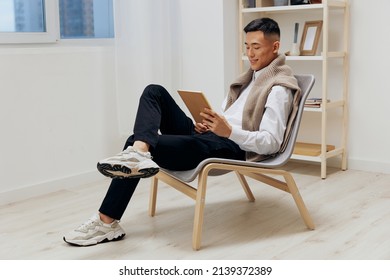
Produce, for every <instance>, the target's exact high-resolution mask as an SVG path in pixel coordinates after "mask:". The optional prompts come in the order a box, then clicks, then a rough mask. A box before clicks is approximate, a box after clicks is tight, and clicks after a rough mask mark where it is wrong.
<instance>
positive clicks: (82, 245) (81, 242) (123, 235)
mask: <svg viewBox="0 0 390 280" xmlns="http://www.w3.org/2000/svg"><path fill="white" fill-rule="evenodd" d="M125 235H126V234H125V233H123V234H121V235H119V236H117V237H115V238H113V239H111V240H110V239H108V238H104V239H103V240H101V241H97V240H92V241H95V242H86V240H82V241H80V243H78V242H77V241H68V240H66V239H65V236H64V237H63V239H64V241H65V242H66V243H68V244H70V245H73V246H77V247H87V246H93V245H97V244H101V243H107V242H111V241H119V240H122V239H123V237H125ZM83 243H84V244H83Z"/></svg>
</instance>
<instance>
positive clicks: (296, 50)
mask: <svg viewBox="0 0 390 280" xmlns="http://www.w3.org/2000/svg"><path fill="white" fill-rule="evenodd" d="M298 29H299V23H298V22H296V23H295V28H294V42H293V43H292V46H291V50H290V52H289V55H294V56H298V55H300V51H299V46H298Z"/></svg>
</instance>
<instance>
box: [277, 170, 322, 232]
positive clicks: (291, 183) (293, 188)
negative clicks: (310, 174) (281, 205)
mask: <svg viewBox="0 0 390 280" xmlns="http://www.w3.org/2000/svg"><path fill="white" fill-rule="evenodd" d="M283 176H284V179H285V180H286V183H287V187H288V189H289V192H290V193H291V195H292V197H293V198H294V201H295V204H296V205H297V207H298V210H299V212H300V214H301V216H302V218H303V220H304V222H305V224H306V226H307V227H308V228H309V229H315V226H314V222H313V220H312V218H311V216H310V214H309V211H308V210H307V208H306V206H305V203H304V202H303V199H302V197H301V194H300V192H299V190H298V187H297V185H296V183H295V180H294V178H293V177H292V175H291V174H290V173H287V172H286V173H284V174H283Z"/></svg>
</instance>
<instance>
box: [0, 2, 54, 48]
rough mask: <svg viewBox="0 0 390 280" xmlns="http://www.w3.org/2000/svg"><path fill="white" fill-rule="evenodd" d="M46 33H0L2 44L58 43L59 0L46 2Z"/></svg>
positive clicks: (0, 42)
mask: <svg viewBox="0 0 390 280" xmlns="http://www.w3.org/2000/svg"><path fill="white" fill-rule="evenodd" d="M44 4H45V6H44V7H45V25H46V26H45V27H46V31H45V32H0V44H33V43H38V44H39V43H56V42H57V41H58V40H59V16H58V9H59V5H58V0H44Z"/></svg>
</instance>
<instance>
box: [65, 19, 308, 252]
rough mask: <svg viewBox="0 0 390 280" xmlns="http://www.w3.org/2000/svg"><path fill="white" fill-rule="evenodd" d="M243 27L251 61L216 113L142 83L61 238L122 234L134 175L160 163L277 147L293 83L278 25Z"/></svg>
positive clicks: (289, 112) (246, 156)
mask: <svg viewBox="0 0 390 280" xmlns="http://www.w3.org/2000/svg"><path fill="white" fill-rule="evenodd" d="M244 31H245V33H246V39H245V46H246V53H247V56H248V59H249V63H250V69H249V70H248V71H247V72H246V73H244V74H242V75H241V76H239V77H238V78H237V80H236V81H235V82H234V83H233V84H232V85H231V87H230V91H229V94H228V96H227V98H226V99H225V101H224V102H223V105H222V113H217V112H215V111H213V110H210V109H207V108H205V109H204V111H203V112H202V113H201V116H202V117H203V121H202V123H196V124H193V122H192V120H191V119H190V118H189V117H187V116H186V115H185V114H184V112H183V111H182V110H181V109H180V108H179V107H178V105H177V104H176V103H175V102H174V100H173V98H172V97H171V96H170V95H169V93H168V92H167V91H166V90H165V89H164V88H163V87H162V86H158V85H149V86H147V87H146V88H145V90H144V92H143V94H142V96H141V98H140V103H139V107H138V111H137V115H136V121H135V124H134V134H133V135H131V136H130V137H129V138H128V140H127V141H126V144H125V147H124V150H123V151H122V152H121V153H119V154H118V155H116V156H114V157H110V158H107V159H104V160H101V161H100V162H99V163H98V166H97V168H98V170H99V171H100V172H101V173H102V174H104V175H105V176H108V177H111V178H113V179H112V182H111V185H110V187H109V189H108V191H107V194H106V196H105V198H104V199H103V202H102V204H101V206H100V209H99V212H98V213H97V214H95V215H94V216H93V217H91V218H90V219H89V220H88V221H87V222H86V223H84V224H83V225H81V226H80V227H79V228H77V229H76V230H73V231H71V232H70V233H69V234H67V235H65V236H64V240H65V241H66V242H68V243H70V244H74V245H79V246H87V245H94V244H98V243H101V242H105V241H113V240H119V239H121V238H123V236H124V235H125V232H124V230H123V229H122V228H121V227H120V225H119V220H120V219H121V217H122V215H123V213H124V212H125V210H126V207H127V205H128V203H129V201H130V199H131V197H132V195H133V193H134V191H135V189H136V187H137V184H138V182H139V180H140V179H141V178H147V177H150V176H153V175H154V174H156V173H157V172H158V170H159V167H162V168H166V169H171V170H188V169H192V168H195V167H196V166H197V165H198V164H199V163H200V162H201V161H202V160H204V159H206V158H210V157H220V158H228V159H238V160H252V161H258V160H262V159H264V158H266V157H269V156H272V155H273V154H275V153H277V152H279V151H281V150H283V149H284V144H285V143H286V139H287V138H288V135H289V129H290V124H291V122H292V121H293V119H294V117H295V116H294V112H295V110H294V108H295V109H296V108H297V106H298V102H299V99H300V89H299V87H298V85H297V81H296V79H295V78H294V77H293V75H292V71H291V69H290V68H289V67H288V66H287V65H285V57H284V55H282V54H279V53H278V51H279V46H280V30H279V26H278V24H277V23H276V22H275V21H274V20H272V19H269V18H262V19H257V20H254V21H252V22H250V23H249V24H248V25H247V26H246V27H245V28H244Z"/></svg>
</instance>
